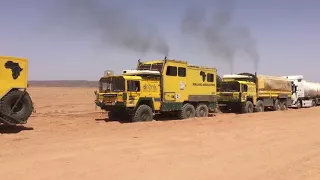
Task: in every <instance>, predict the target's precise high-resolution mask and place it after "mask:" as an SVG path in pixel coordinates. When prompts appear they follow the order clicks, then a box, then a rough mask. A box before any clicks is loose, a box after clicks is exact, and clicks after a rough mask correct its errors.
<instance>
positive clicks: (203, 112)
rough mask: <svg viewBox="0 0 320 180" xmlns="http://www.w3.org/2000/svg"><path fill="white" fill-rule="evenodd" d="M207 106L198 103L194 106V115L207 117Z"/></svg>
mask: <svg viewBox="0 0 320 180" xmlns="http://www.w3.org/2000/svg"><path fill="white" fill-rule="evenodd" d="M208 116H209V108H208V106H207V105H206V104H199V105H198V106H197V108H196V117H208Z"/></svg>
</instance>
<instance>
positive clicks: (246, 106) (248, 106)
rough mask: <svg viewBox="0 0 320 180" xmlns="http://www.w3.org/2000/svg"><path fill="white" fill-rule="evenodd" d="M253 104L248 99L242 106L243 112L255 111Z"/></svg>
mask: <svg viewBox="0 0 320 180" xmlns="http://www.w3.org/2000/svg"><path fill="white" fill-rule="evenodd" d="M253 109H254V108H253V104H252V102H251V101H247V102H246V103H245V104H244V106H243V107H242V113H253Z"/></svg>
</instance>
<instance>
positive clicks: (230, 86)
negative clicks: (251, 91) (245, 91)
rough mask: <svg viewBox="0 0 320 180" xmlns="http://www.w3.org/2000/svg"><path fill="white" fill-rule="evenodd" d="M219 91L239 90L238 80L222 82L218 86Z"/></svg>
mask: <svg viewBox="0 0 320 180" xmlns="http://www.w3.org/2000/svg"><path fill="white" fill-rule="evenodd" d="M220 91H221V92H239V91H240V84H239V83H238V82H222V83H221V86H220Z"/></svg>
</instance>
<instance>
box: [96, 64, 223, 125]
mask: <svg viewBox="0 0 320 180" xmlns="http://www.w3.org/2000/svg"><path fill="white" fill-rule="evenodd" d="M216 74H217V70H216V68H209V67H201V66H193V65H189V64H188V62H186V61H178V60H169V59H167V58H165V59H164V60H151V61H147V62H140V60H139V61H138V66H137V68H136V69H134V70H124V71H123V73H122V75H119V76H115V75H113V74H112V73H111V74H110V73H109V74H106V75H105V76H104V77H102V78H101V79H100V87H99V92H95V93H96V100H95V103H96V105H97V106H99V107H100V108H101V109H102V110H105V111H108V116H109V118H110V119H119V120H130V121H132V122H137V121H151V120H153V117H154V115H155V114H162V113H163V114H166V113H172V114H174V115H176V116H177V117H178V118H179V119H187V118H192V117H206V116H208V114H209V112H210V111H212V110H214V109H215V108H216V103H217V97H216V92H217V91H216Z"/></svg>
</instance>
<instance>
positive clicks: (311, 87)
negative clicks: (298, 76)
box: [302, 80, 320, 98]
mask: <svg viewBox="0 0 320 180" xmlns="http://www.w3.org/2000/svg"><path fill="white" fill-rule="evenodd" d="M302 84H303V86H304V96H305V97H310V98H316V97H318V98H320V83H315V82H310V81H306V80H303V81H302Z"/></svg>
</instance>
